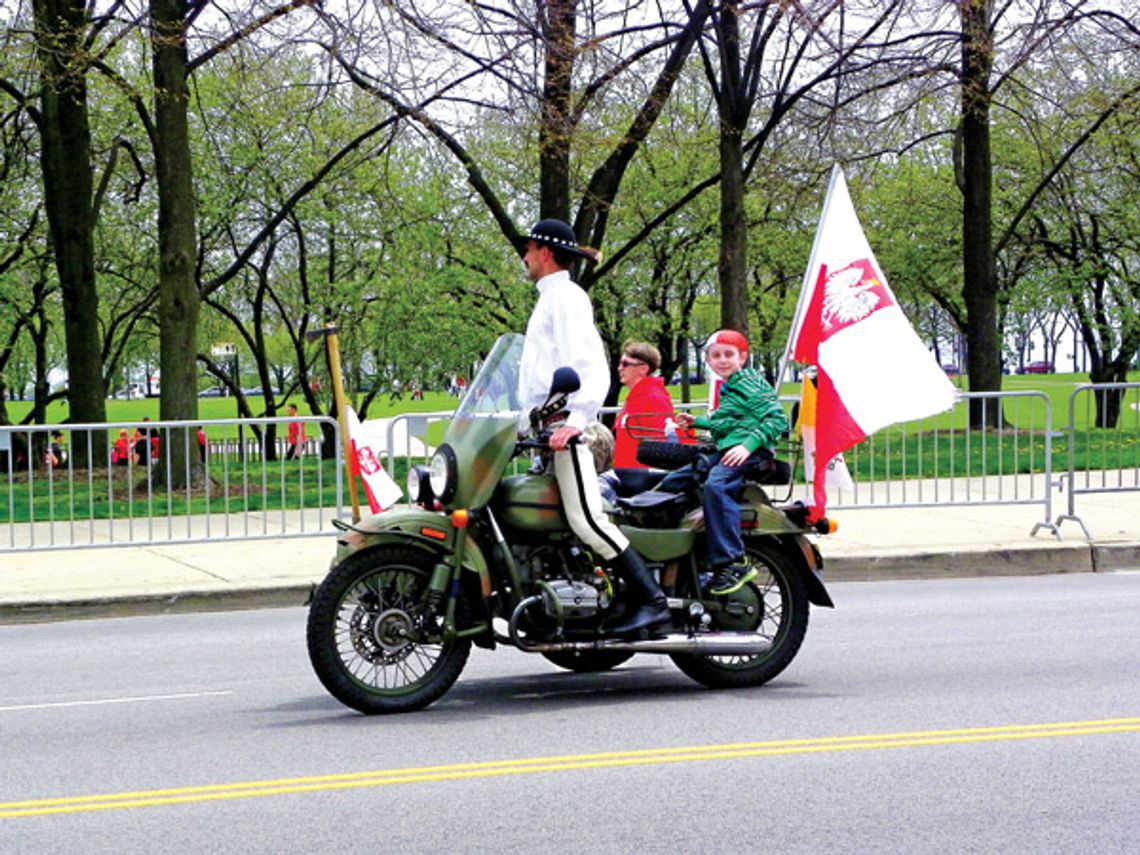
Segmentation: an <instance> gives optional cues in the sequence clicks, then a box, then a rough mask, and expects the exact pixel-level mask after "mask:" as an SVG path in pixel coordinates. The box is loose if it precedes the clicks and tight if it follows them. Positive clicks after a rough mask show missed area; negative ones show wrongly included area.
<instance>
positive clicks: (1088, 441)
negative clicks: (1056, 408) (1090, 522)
mask: <svg viewBox="0 0 1140 855" xmlns="http://www.w3.org/2000/svg"><path fill="white" fill-rule="evenodd" d="M1067 431H1068V444H1069V461H1068V468H1067V471H1066V472H1065V475H1064V478H1065V480H1066V481H1067V482H1068V483H1067V486H1068V494H1069V496H1068V511H1067V513H1064V514H1061V515H1060V516H1058V517H1057V526H1058V527H1059V526H1060V525H1061V524H1062V523H1064V522H1066V521H1068V520H1072V521H1073V522H1075V523H1077V525H1079V526H1080V527H1081V531H1083V532H1084V535H1085V537H1086V538H1087V539H1088V540H1092V539H1093V536H1092V533H1091V532H1090V531H1089V527H1088V526H1087V525H1086V524H1085V521H1084V520H1083V519H1082V518H1081V517H1080V516H1078V515H1077V510H1076V501H1077V496H1078V495H1086V494H1090V493H1121V492H1132V491H1136V490H1140V383H1083V384H1081V385H1079V386H1077V387H1076V388H1075V389H1073V391H1072V393H1071V394H1070V395H1069V423H1068V426H1067Z"/></svg>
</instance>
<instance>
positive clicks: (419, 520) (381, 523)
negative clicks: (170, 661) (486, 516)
mask: <svg viewBox="0 0 1140 855" xmlns="http://www.w3.org/2000/svg"><path fill="white" fill-rule="evenodd" d="M342 525H345V526H346V527H345V530H344V532H343V533H342V534H341V536H340V537H338V538H337V549H336V555H335V557H334V558H333V564H332V566H334V567H335V566H336V565H338V564H340V563H341V562H342V561H344V559H346V558H348V556H350V555H352V554H353V553H355V552H359V551H360V550H362V549H368V548H370V547H373V546H380V545H381V544H388V543H402V544H406V545H408V546H413V547H415V548H416V549H422V550H424V551H425V552H430V553H432V554H433V555H437V556H439V557H441V558H449V557H450V556H451V555H453V554H454V552H455V541H456V538H455V534H456V529H455V527H454V526H453V525H452V524H451V518H450V517H449V516H447V515H446V514H440V513H437V512H435V511H428V510H424V509H423V508H418V507H412V508H393V509H392V510H389V511H385V512H384V513H382V514H372V515H369V516H367V517H364V518H363V519H362V520H360V522H358V523H353V524H342ZM462 564H463V566H464V567H465V568H466V569H468V570H471V571H472V572H474V573H478V574H479V581H480V587H481V588H482V590H483V591H484V593H485V594H486V593H488V592H490V590H491V576H490V573H489V571H488V569H487V559H486V557H485V556H484V555H483V551H482V550H481V549H480V548H479V545H478V544H477V543H476V542H475V539H474V538H472V537H465V538H463V561H462Z"/></svg>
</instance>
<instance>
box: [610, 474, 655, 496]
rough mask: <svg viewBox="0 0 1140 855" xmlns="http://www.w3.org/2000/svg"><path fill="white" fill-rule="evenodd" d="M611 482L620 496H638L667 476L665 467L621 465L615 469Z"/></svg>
mask: <svg viewBox="0 0 1140 855" xmlns="http://www.w3.org/2000/svg"><path fill="white" fill-rule="evenodd" d="M613 473H614V477H613V478H611V479H610V484H611V486H613V488H614V491H615V492H616V493H617V495H618V496H619V497H620V498H626V497H629V496H636V495H637V494H638V493H644V492H645V491H647V490H652V489H653V488H654V487H656V486H657V485H658V484H659V483H660V482H661V479H662V478H664V477H665V470H663V469H652V468H649V469H645V468H637V467H628V468H626V467H621V468H618V469H614V470H613Z"/></svg>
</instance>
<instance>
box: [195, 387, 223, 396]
mask: <svg viewBox="0 0 1140 855" xmlns="http://www.w3.org/2000/svg"><path fill="white" fill-rule="evenodd" d="M225 396H226V390H225V389H223V388H222V387H221V386H210V387H209V388H208V389H203V390H202V391H201V392H199V393H198V397H199V398H224V397H225Z"/></svg>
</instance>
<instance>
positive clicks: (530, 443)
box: [515, 430, 582, 454]
mask: <svg viewBox="0 0 1140 855" xmlns="http://www.w3.org/2000/svg"><path fill="white" fill-rule="evenodd" d="M551 434H552V431H548V430H544V431H542V433H539V434H536V435H535V436H532V437H527V438H526V439H520V440H519V441H518V442H516V443H515V454H521V453H522V452H524V451H549V450H550V437H551ZM581 440H582V437H581V436H580V435H579V436H572V437H570V442H569V444H570V445H575V444H577V443H578V442H581Z"/></svg>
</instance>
